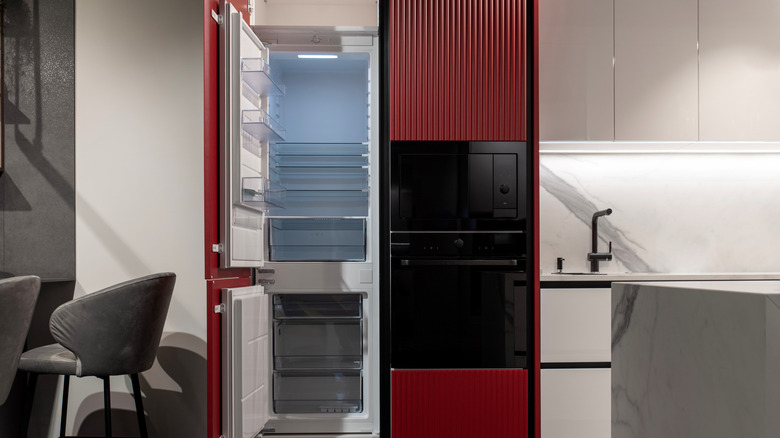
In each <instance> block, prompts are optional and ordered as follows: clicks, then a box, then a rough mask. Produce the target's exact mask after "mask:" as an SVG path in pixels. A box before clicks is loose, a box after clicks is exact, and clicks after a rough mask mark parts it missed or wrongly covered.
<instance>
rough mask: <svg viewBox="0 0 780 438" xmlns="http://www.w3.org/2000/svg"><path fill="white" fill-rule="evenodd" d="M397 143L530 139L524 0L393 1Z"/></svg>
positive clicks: (393, 101)
mask: <svg viewBox="0 0 780 438" xmlns="http://www.w3.org/2000/svg"><path fill="white" fill-rule="evenodd" d="M389 23H390V26H389V41H390V47H389V58H390V59H389V86H390V103H389V105H390V114H389V116H390V140H461V141H469V140H470V141H479V140H483V141H525V140H526V126H525V125H526V115H525V108H526V104H525V97H526V96H525V88H526V84H525V80H526V74H525V68H526V65H525V64H526V62H525V57H526V49H525V37H524V35H525V33H524V29H525V8H524V4H523V1H521V0H390V19H389Z"/></svg>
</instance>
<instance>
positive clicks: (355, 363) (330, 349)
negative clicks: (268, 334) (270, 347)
mask: <svg viewBox="0 0 780 438" xmlns="http://www.w3.org/2000/svg"><path fill="white" fill-rule="evenodd" d="M274 329H275V332H274V335H275V338H274V357H275V359H276V362H275V368H276V369H278V370H282V369H300V368H303V369H311V368H327V369H333V368H337V369H338V368H347V369H360V368H361V365H362V355H363V327H362V321H361V320H359V319H348V320H314V321H308V320H277V321H275V323H274Z"/></svg>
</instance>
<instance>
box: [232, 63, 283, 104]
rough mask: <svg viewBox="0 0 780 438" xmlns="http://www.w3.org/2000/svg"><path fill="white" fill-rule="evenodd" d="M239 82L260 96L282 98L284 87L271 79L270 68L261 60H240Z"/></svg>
mask: <svg viewBox="0 0 780 438" xmlns="http://www.w3.org/2000/svg"><path fill="white" fill-rule="evenodd" d="M241 80H242V81H244V83H245V84H247V85H249V87H250V88H251V89H252V91H254V92H255V94H256V95H257V96H258V97H260V96H282V95H284V92H285V89H284V85H279V84H277V83H276V82H275V81H274V80H273V79H271V68H270V66H269V65H268V63H267V62H266V61H265V60H264V59H263V58H246V59H242V60H241Z"/></svg>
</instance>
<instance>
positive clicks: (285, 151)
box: [270, 142, 368, 157]
mask: <svg viewBox="0 0 780 438" xmlns="http://www.w3.org/2000/svg"><path fill="white" fill-rule="evenodd" d="M270 152H271V155H272V156H296V155H312V156H318V157H321V156H331V157H335V156H355V155H358V156H368V144H367V143H283V142H277V143H274V144H272V145H271V149H270Z"/></svg>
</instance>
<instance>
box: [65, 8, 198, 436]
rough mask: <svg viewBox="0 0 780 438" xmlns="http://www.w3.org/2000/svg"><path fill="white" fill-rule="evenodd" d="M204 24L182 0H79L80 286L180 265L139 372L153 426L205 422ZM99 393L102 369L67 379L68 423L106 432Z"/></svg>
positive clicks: (116, 394)
mask: <svg viewBox="0 0 780 438" xmlns="http://www.w3.org/2000/svg"><path fill="white" fill-rule="evenodd" d="M202 26H203V24H202V8H201V7H199V5H196V4H194V3H193V2H190V1H186V0H168V1H164V2H157V1H135V2H105V1H99V0H77V1H76V258H77V259H76V267H77V271H76V277H77V279H78V283H77V286H76V296H80V295H83V294H85V293H89V292H94V291H96V290H99V289H101V288H103V287H106V286H109V285H111V284H114V283H117V282H120V281H124V280H127V279H130V278H133V277H138V276H142V275H146V274H149V273H154V272H160V271H173V272H175V273H176V275H177V281H176V288H175V290H174V295H173V300H172V302H171V307H170V311H169V313H168V319H167V322H166V325H165V331H164V333H163V338H162V342H161V346H160V350H159V353H158V360H157V362H155V365H154V367H153V368H152V369H151V370H149V371H148V372H145V373H143V374H142V375H141V387H142V391H143V394H144V408H145V409H146V411H147V414H148V416H147V419H148V426H149V430H150V434H151V435H152V436H159V437H172V436H203V434H204V433H205V428H206V412H205V410H206V388H205V382H206V358H205V355H206V340H205V338H206V327H205V326H206V321H205V316H206V311H205V302H206V300H205V296H204V293H205V281H204V273H203V269H204V268H203V266H204V260H203V146H202V145H203V109H202V108H203V91H202V90H203V73H202V72H203V55H202V53H203V45H202V44H203V37H202V33H203V32H202ZM111 383H112V393H113V397H112V403H113V406H112V407H113V409H114V412H115V414H117V413H118V414H117V415H114V417H113V418H112V420H113V423H114V432H115V433H116V434H119V435H126V436H130V435H133V434H135V433H137V426H136V425H135V419H134V418H135V413H134V412H133V411H134V409H133V404H132V397H131V395H130V394H129V391H128V388H129V386H130V385H129V380H127V381H126V380H125V379H124V378H112V382H111ZM102 397H103V396H102V382H101V381H100V380H98V379H94V378H85V379H75V380H72V383H71V390H70V402H69V409H68V425H69V426H68V431H67V433H68V434H69V435H76V434H77V433H78V432H81V433H87V434H90V433H91V434H93V435H95V434H100V433H102V427H103V426H102V424H103V420H102V415H103V413H102V410H103V400H102ZM59 409H60V408H59V400H58V401H57V406H55V407H54V412H55V413H58V412H59ZM122 411H124V412H122ZM57 418H58V414H55V417H54V418H53V421H52V426H51V427H50V429H52V431H51V433H50V436H52V437H54V436H57V434H56V433H55V432H54V429H57V428H58V424H57Z"/></svg>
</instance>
